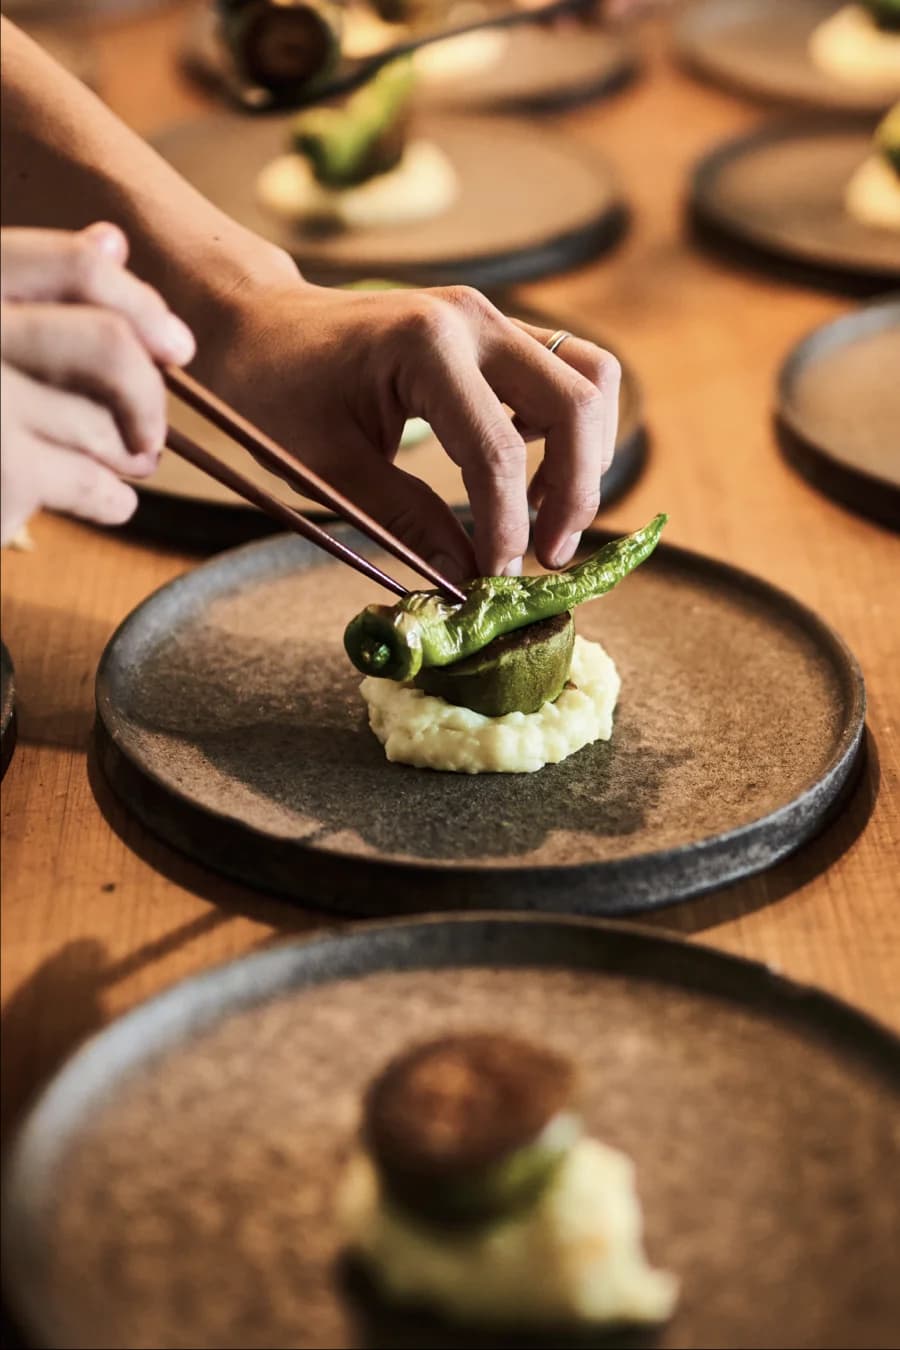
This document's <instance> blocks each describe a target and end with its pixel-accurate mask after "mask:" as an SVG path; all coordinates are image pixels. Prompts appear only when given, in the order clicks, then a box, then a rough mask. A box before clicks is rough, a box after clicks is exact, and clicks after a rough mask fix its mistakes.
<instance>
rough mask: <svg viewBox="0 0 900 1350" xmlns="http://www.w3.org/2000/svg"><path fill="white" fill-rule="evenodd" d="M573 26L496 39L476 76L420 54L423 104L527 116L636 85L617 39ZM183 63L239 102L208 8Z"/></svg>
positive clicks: (590, 26) (631, 54)
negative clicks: (514, 111)
mask: <svg viewBox="0 0 900 1350" xmlns="http://www.w3.org/2000/svg"><path fill="white" fill-rule="evenodd" d="M348 21H349V20H348ZM569 25H570V26H569V27H568V28H563V29H559V28H556V29H548V28H546V27H545V26H542V25H540V24H528V25H525V26H523V27H521V28H509V29H507V30H505V31H503V32H500V31H499V30H497V31H494V32H492V33H491V34H490V40H491V41H492V42H494V41H496V42H497V43H498V44H500V46H499V50H498V51H497V54H496V59H495V60H493V61H491V62H489V63H488V64H486V65H485V66H483V67H478V66H476V67H474V68H472V69H466V68H465V67H463V68H462V69H459V70H456V71H454V69H453V68H452V67H451V69H450V70H448V71H447V72H446V73H442V72H440V71H439V69H438V68H437V67H436V65H435V62H436V60H437V59H438V57H439V53H440V44H438V45H437V46H435V47H433V48H431V49H430V51H424V52H423V53H422V57H423V58H424V61H425V62H426V63H427V62H429V61H430V62H431V72H430V73H429V69H428V65H427V64H425V65H423V66H420V76H419V84H418V93H419V95H420V97H422V98H423V99H427V100H431V99H433V100H434V101H435V102H444V103H455V104H459V105H463V104H464V105H465V107H467V108H473V109H474V108H481V109H485V110H487V109H494V110H498V111H500V110H503V109H507V110H511V109H520V110H522V111H525V110H527V109H551V108H561V107H566V106H568V105H571V104H575V103H581V102H583V101H586V100H587V99H591V98H599V97H600V96H602V95H604V94H609V93H612V92H613V91H614V90H617V89H620V88H621V87H622V86H623V85H624V84H626V83H627V82H628V80H629V79H631V77H632V76H633V75H634V73H635V71H636V69H637V58H636V54H635V51H634V49H633V47H632V46H631V44H630V43H629V42H628V41H627V40H626V39H625V38H624V37H623V36H622V35H621V34H620V33H615V32H610V31H609V30H608V29H604V28H601V27H600V26H599V25H598V24H597V23H596V21H593V22H590V23H582V22H579V20H578V19H577V18H576V17H575V16H574V15H573V16H571V17H570V18H569ZM432 53H433V55H432ZM182 59H183V62H184V65H185V68H186V69H187V70H188V72H189V73H191V74H192V75H195V76H196V77H197V78H198V79H200V80H202V81H203V82H204V84H210V85H212V86H213V87H214V88H218V89H219V90H220V91H222V92H224V93H225V94H226V95H227V96H228V97H229V98H230V99H232V100H233V99H235V98H237V99H238V100H239V101H240V99H241V97H242V94H241V89H240V86H239V85H238V84H236V82H235V81H234V79H233V76H232V75H231V73H230V68H229V65H228V64H227V62H226V61H224V60H223V55H222V49H221V47H220V45H219V41H218V39H217V37H216V25H215V14H214V11H213V9H212V7H211V6H202V7H201V8H199V9H198V10H196V11H195V13H193V14H191V15H190V17H189V20H188V31H187V35H186V41H185V46H184V51H183V53H182Z"/></svg>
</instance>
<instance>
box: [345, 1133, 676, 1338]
mask: <svg viewBox="0 0 900 1350" xmlns="http://www.w3.org/2000/svg"><path fill="white" fill-rule="evenodd" d="M340 1217H341V1219H342V1224H343V1228H344V1232H345V1235H346V1237H347V1240H348V1243H349V1245H350V1246H351V1248H352V1249H353V1250H355V1251H356V1252H357V1253H358V1254H359V1255H360V1256H361V1257H362V1258H363V1260H364V1261H365V1263H366V1265H367V1266H368V1268H369V1269H370V1270H371V1272H372V1275H373V1278H374V1279H375V1280H376V1282H377V1284H378V1286H379V1288H380V1289H381V1291H382V1293H383V1294H384V1295H385V1296H386V1297H387V1298H389V1299H391V1300H393V1301H395V1302H398V1303H427V1304H428V1305H429V1306H430V1307H432V1308H434V1309H436V1310H437V1311H438V1312H441V1313H443V1314H444V1315H445V1316H448V1317H450V1318H453V1319H456V1320H459V1321H470V1322H481V1323H502V1322H514V1323H524V1324H541V1323H543V1324H545V1325H546V1324H551V1325H552V1324H556V1323H570V1322H573V1321H575V1322H590V1323H603V1322H620V1321H621V1322H661V1321H663V1320H664V1319H665V1318H667V1317H668V1316H669V1315H670V1313H671V1312H672V1309H673V1308H674V1306H675V1301H676V1299H677V1296H678V1282H677V1280H676V1279H675V1277H674V1276H673V1275H669V1274H667V1273H666V1272H665V1271H660V1270H654V1269H653V1268H652V1267H651V1266H650V1265H648V1263H647V1260H646V1257H645V1256H644V1251H643V1245H642V1240H641V1239H642V1226H643V1218H642V1214H641V1207H640V1202H639V1200H638V1197H637V1194H636V1191H635V1185H634V1166H633V1164H632V1162H631V1160H630V1159H629V1158H628V1157H626V1155H625V1154H624V1153H620V1152H618V1151H617V1150H616V1149H612V1148H609V1147H607V1146H606V1145H605V1144H601V1143H598V1142H597V1141H596V1140H594V1139H582V1140H580V1141H579V1142H578V1143H577V1144H575V1145H574V1146H573V1147H572V1149H571V1150H570V1152H569V1154H568V1155H567V1157H566V1158H565V1160H564V1161H563V1163H562V1164H561V1166H560V1168H559V1170H558V1172H557V1173H556V1175H555V1177H554V1178H553V1180H552V1181H551V1182H550V1184H549V1185H548V1186H547V1188H546V1189H545V1191H544V1192H543V1194H542V1195H541V1197H540V1198H539V1200H538V1201H537V1203H536V1204H534V1205H532V1206H531V1207H530V1208H529V1209H527V1210H525V1211H523V1212H520V1213H517V1214H515V1215H514V1216H512V1217H511V1218H508V1219H505V1220H502V1221H498V1222H496V1223H493V1224H491V1225H488V1226H486V1227H483V1228H479V1229H476V1230H474V1232H473V1231H472V1230H469V1231H468V1232H465V1233H460V1232H459V1231H452V1230H451V1231H449V1232H448V1231H446V1230H442V1229H440V1228H437V1227H435V1226H433V1225H430V1224H427V1223H424V1222H419V1221H417V1220H416V1219H415V1218H414V1217H412V1216H408V1215H407V1214H406V1213H405V1212H402V1211H400V1210H399V1209H397V1208H395V1207H394V1206H392V1205H391V1204H390V1202H389V1201H388V1200H386V1199H385V1197H384V1195H383V1193H382V1190H381V1187H380V1183H379V1180H378V1175H377V1172H376V1170H375V1168H374V1166H373V1165H372V1163H371V1161H370V1160H369V1158H368V1156H367V1155H365V1154H360V1155H358V1156H357V1157H355V1158H354V1159H353V1160H352V1162H351V1164H350V1166H349V1168H348V1171H347V1175H346V1177H345V1181H344V1186H343V1188H342V1193H341V1195H340Z"/></svg>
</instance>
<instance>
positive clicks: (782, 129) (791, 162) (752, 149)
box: [691, 121, 900, 284]
mask: <svg viewBox="0 0 900 1350" xmlns="http://www.w3.org/2000/svg"><path fill="white" fill-rule="evenodd" d="M870 153H871V136H870V134H869V132H868V131H866V130H860V129H859V128H858V127H852V126H848V125H846V124H845V123H831V122H828V123H822V122H802V121H798V122H787V123H783V124H778V125H775V126H769V127H766V128H764V129H763V130H762V131H756V132H753V133H752V134H751V135H749V136H741V137H739V138H738V139H736V140H733V141H728V142H727V143H726V144H725V145H722V146H720V147H719V148H718V149H716V150H714V151H713V152H712V154H710V155H708V156H707V157H706V158H705V159H704V160H702V161H701V163H700V164H699V166H698V168H697V169H696V171H695V173H694V180H693V186H692V191H691V206H692V210H693V214H694V217H695V219H696V220H697V221H698V223H699V224H700V225H701V226H706V227H709V228H711V229H712V230H713V231H714V232H715V233H716V234H717V235H720V236H724V237H725V238H726V239H731V240H734V241H736V242H737V243H738V244H740V245H744V246H747V247H749V248H750V249H751V250H752V251H753V252H754V253H755V254H756V255H757V256H758V257H761V258H763V259H765V258H767V257H770V258H774V259H781V260H786V261H788V262H789V263H791V264H793V265H794V266H795V267H798V268H800V269H806V270H807V271H808V272H809V273H810V274H823V275H829V274H839V275H840V274H844V275H850V276H853V277H859V278H863V279H865V280H866V281H867V282H870V283H873V284H874V283H886V284H889V283H890V282H891V281H892V280H896V279H897V278H898V277H900V234H898V233H895V232H894V231H892V230H887V229H879V228H877V227H875V226H869V225H863V224H862V223H861V222H859V221H857V220H855V219H854V218H853V217H852V216H850V215H849V214H848V213H847V211H846V210H845V208H844V190H845V188H846V186H847V183H848V181H849V179H850V177H851V175H852V174H853V172H854V170H855V169H856V167H857V166H858V165H859V164H860V163H862V161H863V160H864V159H865V158H866V156H867V155H869V154H870Z"/></svg>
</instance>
